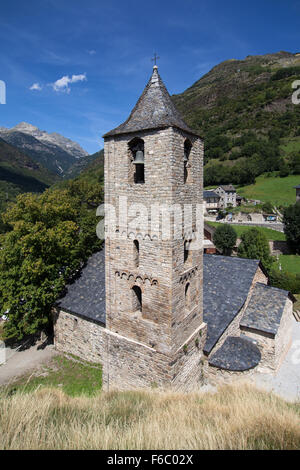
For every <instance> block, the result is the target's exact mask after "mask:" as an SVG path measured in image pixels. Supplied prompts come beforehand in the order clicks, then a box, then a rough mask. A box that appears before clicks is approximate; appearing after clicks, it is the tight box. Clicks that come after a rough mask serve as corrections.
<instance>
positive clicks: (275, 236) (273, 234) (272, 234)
mask: <svg viewBox="0 0 300 470" xmlns="http://www.w3.org/2000/svg"><path fill="white" fill-rule="evenodd" d="M205 223H206V224H208V225H212V226H213V227H218V226H219V225H224V224H222V223H219V222H207V221H205ZM232 227H233V228H234V230H235V231H236V233H237V236H238V238H241V236H242V234H243V233H245V232H246V231H247V230H249V229H250V228H251V226H249V225H232ZM253 227H255V225H254V226H253ZM255 228H257V229H258V230H260V231H261V232H263V233H264V234H265V235H266V237H267V239H268V240H275V241H285V235H284V233H281V232H277V230H272V229H271V228H265V227H255Z"/></svg>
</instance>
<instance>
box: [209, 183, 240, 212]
mask: <svg viewBox="0 0 300 470" xmlns="http://www.w3.org/2000/svg"><path fill="white" fill-rule="evenodd" d="M214 192H215V193H217V194H218V195H219V196H220V201H219V204H220V208H222V209H225V208H226V207H228V206H229V205H230V206H232V207H236V206H237V200H236V196H237V194H236V189H235V188H234V186H232V184H228V185H221V186H219V187H218V188H217V189H215V190H214Z"/></svg>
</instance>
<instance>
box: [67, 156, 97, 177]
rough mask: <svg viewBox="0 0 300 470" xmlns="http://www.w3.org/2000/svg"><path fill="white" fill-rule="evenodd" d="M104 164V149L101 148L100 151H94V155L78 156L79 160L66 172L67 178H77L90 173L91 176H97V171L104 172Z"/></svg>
mask: <svg viewBox="0 0 300 470" xmlns="http://www.w3.org/2000/svg"><path fill="white" fill-rule="evenodd" d="M103 165H104V150H100V151H99V152H96V153H93V154H92V155H88V156H86V157H81V158H78V159H77V161H76V162H75V163H74V164H73V165H72V166H71V167H70V168H69V169H68V171H67V172H66V178H76V177H78V176H79V175H82V176H84V177H87V174H89V173H90V176H91V177H95V174H94V172H95V171H96V173H98V172H99V171H102V173H103ZM101 169H102V170H101Z"/></svg>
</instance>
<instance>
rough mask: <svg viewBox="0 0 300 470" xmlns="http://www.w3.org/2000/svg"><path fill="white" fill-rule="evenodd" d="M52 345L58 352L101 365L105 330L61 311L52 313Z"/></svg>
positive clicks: (103, 354) (103, 355)
mask: <svg viewBox="0 0 300 470" xmlns="http://www.w3.org/2000/svg"><path fill="white" fill-rule="evenodd" d="M53 319H54V321H53V324H54V345H55V349H57V351H60V352H64V353H70V354H75V355H76V356H78V357H81V358H82V359H85V360H86V361H90V362H95V363H103V361H104V358H105V348H106V343H105V328H104V327H103V326H101V325H99V324H97V323H94V322H92V321H89V320H86V319H83V318H80V317H78V316H75V315H73V314H71V313H67V312H64V311H63V310H54V311H53Z"/></svg>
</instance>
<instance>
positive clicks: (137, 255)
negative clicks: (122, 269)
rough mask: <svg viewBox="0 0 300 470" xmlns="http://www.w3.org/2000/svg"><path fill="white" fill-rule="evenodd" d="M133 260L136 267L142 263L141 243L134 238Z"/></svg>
mask: <svg viewBox="0 0 300 470" xmlns="http://www.w3.org/2000/svg"><path fill="white" fill-rule="evenodd" d="M133 261H134V265H135V267H136V268H138V267H139V264H140V244H139V242H138V240H133Z"/></svg>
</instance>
